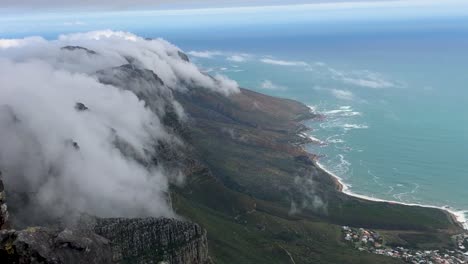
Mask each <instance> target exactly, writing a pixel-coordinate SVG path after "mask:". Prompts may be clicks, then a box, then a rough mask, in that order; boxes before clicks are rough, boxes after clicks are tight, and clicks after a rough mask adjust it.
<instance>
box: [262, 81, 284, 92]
mask: <svg viewBox="0 0 468 264" xmlns="http://www.w3.org/2000/svg"><path fill="white" fill-rule="evenodd" d="M260 87H261V88H262V89H265V90H286V87H284V86H280V85H277V84H274V83H273V82H272V81H270V80H264V81H263V82H262V83H261V85H260Z"/></svg>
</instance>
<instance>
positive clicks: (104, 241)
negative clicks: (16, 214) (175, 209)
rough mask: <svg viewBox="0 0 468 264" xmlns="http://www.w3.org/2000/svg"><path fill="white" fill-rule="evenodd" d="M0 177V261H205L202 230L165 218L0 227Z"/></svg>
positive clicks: (2, 220) (0, 219) (2, 202)
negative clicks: (71, 227) (23, 227)
mask: <svg viewBox="0 0 468 264" xmlns="http://www.w3.org/2000/svg"><path fill="white" fill-rule="evenodd" d="M5 198H6V197H5V191H4V186H3V182H2V180H1V178H0V207H1V209H2V210H1V212H0V224H1V226H2V228H1V229H0V263H13V264H14V263H18V264H26V263H44V264H62V263H63V264H82V263H83V264H94V263H96V264H107V263H109V264H110V263H132V264H133V263H136V264H140V263H141V264H147V263H148V264H150V263H155V264H156V263H170V264H208V263H211V261H210V259H209V257H208V243H207V237H206V231H205V230H204V229H202V228H201V227H200V226H199V225H197V224H195V223H191V222H186V221H181V220H176V219H167V218H143V219H126V218H108V219H94V220H92V221H91V222H90V221H85V222H86V224H80V225H78V226H77V227H76V228H74V229H68V228H65V229H61V228H45V227H30V228H27V229H25V230H21V231H16V230H10V229H6V228H7V227H8V226H7V223H8V211H7V207H6V199H5Z"/></svg>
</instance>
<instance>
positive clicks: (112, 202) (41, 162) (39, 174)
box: [0, 32, 463, 264]
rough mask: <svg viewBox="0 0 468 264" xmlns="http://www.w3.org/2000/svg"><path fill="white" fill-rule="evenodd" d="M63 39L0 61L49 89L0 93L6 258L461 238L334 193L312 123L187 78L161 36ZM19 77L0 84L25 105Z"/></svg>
mask: <svg viewBox="0 0 468 264" xmlns="http://www.w3.org/2000/svg"><path fill="white" fill-rule="evenodd" d="M101 35H104V36H105V41H103V42H101V41H100V40H99V38H98V37H96V36H101ZM109 36H110V37H109ZM61 41H64V42H65V43H60V44H69V45H66V46H57V44H56V43H51V44H50V47H49V46H47V49H48V50H49V53H48V54H49V55H48V56H46V57H45V58H42V57H41V56H42V53H40V54H39V55H37V56H39V58H40V59H39V60H41V61H42V63H43V64H38V65H36V64H34V63H30V64H24V62H23V61H22V57H21V56H22V55H21V56H20V57H19V58H20V59H18V61H16V60H14V59H13V60H12V61H10V62H8V63H6V64H5V62H0V69H3V70H4V71H5V72H7V69H13V70H15V69H16V70H18V69H21V70H24V71H25V74H26V73H30V74H31V78H36V79H37V80H38V81H42V82H45V83H46V84H47V85H45V87H42V88H43V89H44V90H46V89H51V87H52V88H55V90H54V89H52V90H50V91H49V90H47V91H48V92H49V94H47V95H46V96H44V97H41V96H40V95H41V94H39V95H38V96H37V97H38V98H40V100H39V99H38V100H31V101H30V102H29V103H28V104H23V100H19V101H16V99H17V98H18V94H15V93H13V92H10V91H9V90H8V93H5V94H4V96H3V98H6V99H2V97H0V132H1V133H0V144H2V147H3V150H2V149H0V170H1V171H2V172H3V174H2V178H3V179H4V180H3V181H1V179H0V187H1V188H0V206H1V215H0V228H1V230H0V260H2V261H5V262H6V263H174V264H179V263H180V264H182V263H190V264H208V263H219V264H222V263H401V262H402V259H400V258H390V257H388V256H382V255H377V254H371V253H368V252H365V251H362V252H361V251H359V250H356V249H354V248H353V247H352V246H350V245H349V244H348V243H346V242H345V241H344V239H343V236H342V228H343V226H352V227H353V228H366V229H372V230H377V231H378V232H379V234H381V235H382V237H383V241H384V242H385V243H386V244H387V245H392V246H395V247H396V246H405V247H411V248H420V249H432V248H453V247H454V242H453V240H452V236H453V235H456V234H459V233H461V232H462V231H463V230H462V227H461V226H460V225H459V224H458V223H457V222H456V221H455V219H454V218H453V216H452V215H451V214H449V213H448V212H446V211H444V210H440V209H435V208H426V207H420V206H407V205H402V204H396V203H390V202H375V201H369V200H364V199H361V198H357V197H353V196H349V195H347V194H345V193H343V192H342V191H341V189H342V186H341V184H340V183H339V182H338V181H337V180H336V179H335V178H333V177H332V176H331V175H329V174H328V173H327V172H326V171H324V170H322V169H321V168H320V166H318V164H317V158H318V157H317V156H316V155H314V154H313V153H308V152H306V151H305V150H304V148H303V147H304V145H305V144H309V143H312V142H311V140H309V139H307V138H305V137H304V136H302V133H303V132H305V131H306V130H308V128H307V127H306V126H305V125H303V124H302V121H304V120H309V119H314V118H319V116H318V115H317V114H316V113H313V112H311V110H310V109H309V108H308V107H307V106H305V105H304V104H302V103H300V102H297V101H293V100H288V99H281V98H275V97H271V96H267V95H264V94H260V93H256V92H253V91H250V90H248V89H242V88H238V87H237V86H236V85H234V84H233V82H232V81H230V80H227V79H225V78H224V77H221V76H210V75H207V74H205V73H202V72H199V70H198V69H197V68H196V67H195V66H194V65H193V64H191V63H190V61H189V58H188V56H187V55H185V54H184V53H183V52H182V51H181V50H179V49H178V48H176V47H174V46H171V45H170V44H168V43H166V42H164V41H161V40H144V39H141V38H138V37H136V36H134V35H129V34H124V33H121V32H120V33H112V32H111V33H110V32H104V33H96V32H95V33H89V35H86V34H85V35H84V36H82V35H73V36H68V37H67V36H65V37H62V38H61ZM75 41H77V42H79V43H78V44H80V45H84V44H86V47H84V46H83V47H82V46H78V45H76V44H74V43H69V42H75ZM106 41H107V42H106ZM109 43H112V44H113V46H109ZM113 48H115V50H111V49H113ZM19 54H22V53H19ZM50 54H56V55H55V56H57V58H54V57H53V56H52V55H50ZM18 56H19V55H18ZM51 57H52V59H51ZM2 63H4V64H5V65H6V66H7V67H4V68H2V67H3V66H4V65H2ZM45 65H46V66H45ZM83 65H84V66H83ZM43 68H45V69H46V70H47V74H33V73H34V72H36V71H39V72H40V71H41V70H42V69H43ZM56 68H58V69H59V70H57V69H56ZM40 73H41V72H40ZM65 73H66V74H65ZM5 76H6V77H5V78H6V79H5V78H4V79H5V80H7V79H9V76H10V75H8V74H6V75H5ZM44 76H45V77H44ZM7 77H8V78H7ZM2 78H3V75H2V71H0V80H4V79H2ZM42 78H44V79H42ZM36 79H34V80H36ZM24 81H27V80H25V79H24V78H18V79H17V80H14V81H11V82H10V83H8V84H9V85H11V87H16V88H17V89H16V90H13V91H17V90H20V91H22V90H21V89H25V92H24V93H19V94H20V95H24V94H27V95H28V97H30V93H34V92H35V91H36V90H38V89H36V87H34V88H35V89H33V90H27V89H29V86H28V85H24V84H23V82H24ZM38 81H37V82H38ZM18 83H19V84H21V85H18ZM77 83H79V84H80V85H78V84H77ZM28 84H30V83H28ZM25 87H26V88H25ZM90 87H91V88H92V89H90ZM64 89H68V90H65V91H64ZM3 91H4V90H0V93H2V92H3ZM2 95H3V94H2ZM8 96H10V97H8ZM60 96H62V97H60ZM31 97H34V96H31ZM35 99H36V98H35ZM9 100H10V101H9ZM44 102H45V103H44ZM3 104H5V106H4V105H3ZM31 106H34V107H31ZM54 107H56V108H54ZM25 108H26V110H25ZM31 108H32V110H31ZM51 108H52V110H51ZM57 112H58V113H60V114H58V115H57V114H56V113H57ZM49 115H50V117H51V118H45V117H49ZM38 119H39V120H40V122H36V121H37V120H38ZM70 120H73V122H70ZM32 124H34V125H36V127H35V126H33V125H32ZM70 126H73V128H75V130H76V131H78V132H75V130H69V129H68V128H69V127H70ZM51 127H53V128H54V129H53V132H54V133H51V131H52V129H50V128H51ZM44 131H45V132H46V133H44ZM2 133H3V135H7V137H5V138H7V139H4V137H1V135H2ZM56 138H59V139H60V140H56ZM13 139H14V140H13ZM48 144H49V145H53V147H52V148H50V149H49V148H47V147H48V146H49V145H48ZM95 153H98V154H99V155H95ZM11 157H18V158H17V159H13V158H11ZM7 205H8V207H7ZM2 263H3V262H2Z"/></svg>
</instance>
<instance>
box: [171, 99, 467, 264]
mask: <svg viewBox="0 0 468 264" xmlns="http://www.w3.org/2000/svg"><path fill="white" fill-rule="evenodd" d="M178 97H179V98H178V100H179V101H180V102H182V104H183V106H184V108H185V109H186V110H187V111H188V113H189V114H190V115H191V116H192V118H193V119H194V121H193V122H192V123H191V128H190V132H189V133H188V134H187V141H188V142H190V144H191V145H192V146H193V153H192V155H194V156H195V157H196V159H197V160H199V161H201V165H200V166H199V167H197V168H192V173H191V175H189V176H188V179H187V183H186V185H185V186H184V187H180V188H174V190H173V202H174V206H175V208H176V210H177V212H178V213H179V214H181V215H183V216H186V217H187V218H189V219H191V220H193V221H195V222H197V223H199V224H200V225H202V226H203V227H204V228H206V229H207V231H208V240H209V246H210V254H211V256H212V257H213V260H214V261H215V263H400V262H399V261H398V260H396V259H391V258H387V257H383V256H378V255H371V254H367V253H362V252H359V251H356V250H355V249H353V248H350V247H349V246H348V245H346V244H345V243H344V242H342V241H341V236H340V227H341V225H351V226H355V227H366V228H374V229H380V230H381V232H382V233H383V234H385V235H388V237H389V239H388V241H389V243H394V244H401V245H411V246H414V247H417V246H426V245H427V240H426V239H427V238H429V239H430V238H431V237H432V238H434V239H433V240H434V241H433V242H432V244H431V246H440V247H443V246H447V244H448V243H449V242H448V241H449V240H450V238H449V237H450V235H451V234H453V233H455V232H458V231H460V228H459V227H458V226H457V225H455V224H454V222H453V220H452V219H451V218H450V217H449V215H448V214H447V213H446V212H444V211H441V210H438V209H431V208H422V207H410V206H404V205H398V204H391V203H381V202H372V201H367V200H362V199H358V198H355V197H350V196H348V195H345V194H343V193H342V192H340V191H339V190H338V186H337V183H336V181H335V180H334V179H332V178H331V177H330V176H329V175H328V174H326V173H325V172H323V171H322V170H320V169H319V168H317V167H316V166H315V165H314V163H313V161H312V160H313V155H310V154H308V153H306V152H305V151H304V150H303V149H302V148H301V147H300V146H299V145H298V144H297V142H301V141H303V139H301V138H300V137H299V136H297V132H298V131H300V130H303V126H302V125H301V124H300V123H298V121H297V120H300V119H301V118H307V117H312V115H311V114H309V110H308V108H307V107H306V106H304V105H302V104H300V103H297V102H294V101H291V100H282V99H277V98H272V97H269V96H265V95H261V94H258V93H254V92H250V91H248V90H243V91H242V93H241V94H238V95H233V96H230V97H223V96H221V95H216V94H213V93H210V92H207V91H201V90H197V91H196V92H194V94H191V95H184V94H180V95H178ZM293 205H294V206H295V207H296V208H293ZM292 209H295V210H294V214H291V211H292ZM411 232H413V233H411ZM435 238H437V239H435Z"/></svg>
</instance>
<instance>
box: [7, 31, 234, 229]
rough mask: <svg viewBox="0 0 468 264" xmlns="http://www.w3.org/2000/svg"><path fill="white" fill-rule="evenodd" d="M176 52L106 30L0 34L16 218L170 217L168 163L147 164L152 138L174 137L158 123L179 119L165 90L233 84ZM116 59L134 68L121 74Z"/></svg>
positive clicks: (230, 87) (219, 88)
mask: <svg viewBox="0 0 468 264" xmlns="http://www.w3.org/2000/svg"><path fill="white" fill-rule="evenodd" d="M180 52H181V51H180V50H179V49H178V48H177V47H175V46H173V45H172V44H170V43H168V42H166V41H164V40H161V39H158V40H145V39H142V38H140V37H138V36H135V35H133V34H130V33H124V32H113V31H98V32H89V33H82V34H71V35H63V36H60V37H59V39H58V40H53V41H47V40H44V39H42V38H40V37H32V38H26V39H21V40H1V39H0V171H2V173H3V178H4V181H5V185H6V189H7V190H8V194H9V196H10V201H15V202H16V203H17V204H18V203H19V202H20V201H21V203H22V204H21V206H22V208H21V210H18V212H19V213H18V215H17V217H18V218H29V219H28V220H29V221H31V219H34V218H35V217H37V218H40V217H43V216H45V215H46V216H48V217H53V218H67V217H69V216H77V215H79V214H81V213H88V214H91V215H96V216H102V217H111V216H128V217H130V216H174V213H173V212H172V210H171V207H170V204H169V203H168V199H169V198H168V186H169V183H170V181H171V177H172V175H170V174H172V173H173V172H171V173H169V172H167V171H168V170H167V168H165V167H163V166H162V165H161V164H158V165H156V164H153V163H151V157H152V156H154V155H156V154H157V153H155V151H157V148H156V147H155V146H157V144H158V142H165V143H166V144H172V145H183V142H182V141H181V140H180V139H179V138H178V137H177V135H173V134H171V133H173V132H171V130H170V129H167V128H166V127H165V126H164V125H163V124H162V122H161V120H162V118H163V117H164V115H165V114H166V113H165V111H167V109H172V110H173V111H174V112H175V113H176V114H177V116H178V118H179V120H180V121H181V122H183V120H184V119H185V113H184V110H183V108H182V107H181V106H180V105H179V104H178V103H177V102H176V101H175V100H174V98H173V96H172V92H173V91H174V90H177V91H181V92H184V91H187V90H189V89H191V88H193V87H201V88H206V89H210V90H212V91H215V92H219V93H222V94H225V95H229V94H231V93H235V92H237V91H238V87H237V84H236V83H235V82H234V81H232V80H229V79H227V78H225V77H223V76H214V77H210V76H208V75H205V74H203V73H201V72H200V71H199V70H198V69H197V67H196V66H195V65H193V64H191V63H190V62H188V61H187V59H186V58H184V55H183V54H182V53H180ZM122 65H124V66H122ZM125 67H131V68H136V69H138V70H139V72H141V75H135V76H132V78H134V79H132V81H131V82H125V78H127V77H128V76H127V75H125V74H130V75H131V73H132V72H134V71H126V69H125ZM153 73H154V74H156V75H157V76H152V75H154V74H153ZM136 78H140V79H141V80H140V79H138V80H137V79H136ZM134 80H137V81H134ZM110 84H113V85H110ZM114 85H116V86H114ZM137 95H138V96H137ZM139 97H140V98H139ZM117 142H119V144H117ZM118 145H120V146H122V145H125V148H124V149H123V148H122V147H119V146H118ZM129 153H131V155H129ZM177 176H179V175H177Z"/></svg>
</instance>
